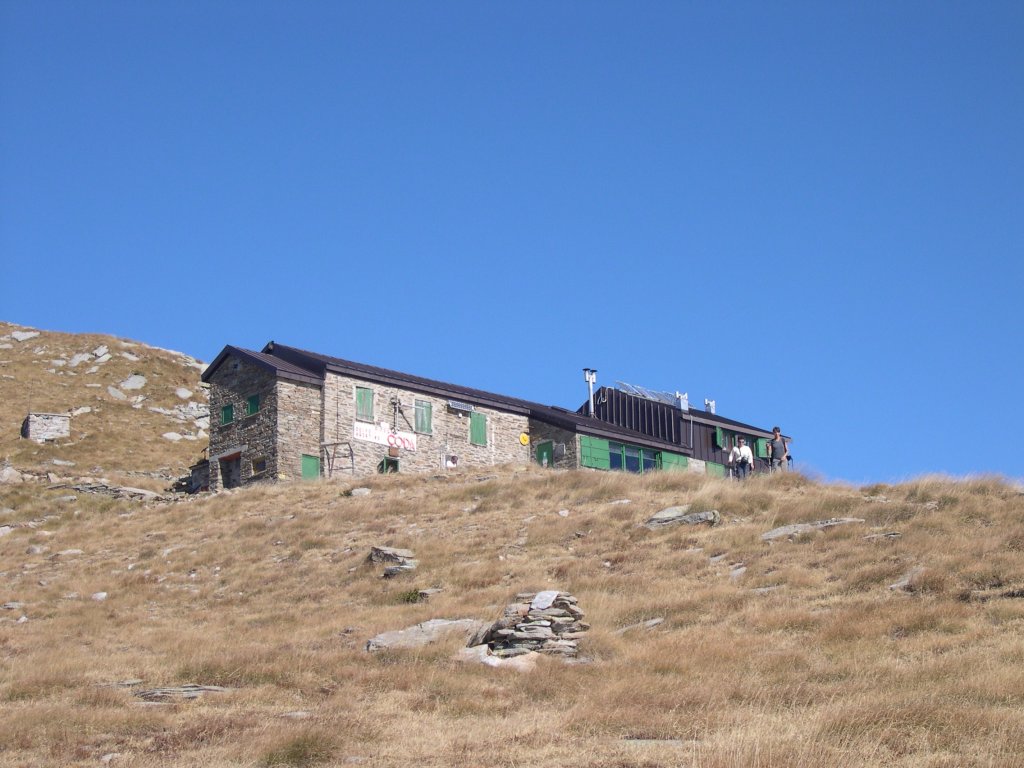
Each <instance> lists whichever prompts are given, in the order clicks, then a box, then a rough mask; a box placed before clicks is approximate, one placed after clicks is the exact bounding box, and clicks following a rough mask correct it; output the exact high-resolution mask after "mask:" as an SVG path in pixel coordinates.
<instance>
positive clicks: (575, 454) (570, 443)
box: [530, 421, 580, 469]
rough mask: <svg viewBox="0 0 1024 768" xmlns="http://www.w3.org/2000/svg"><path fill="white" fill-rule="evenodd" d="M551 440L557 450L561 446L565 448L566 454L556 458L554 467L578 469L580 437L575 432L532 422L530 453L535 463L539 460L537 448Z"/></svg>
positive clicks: (540, 422) (539, 422)
mask: <svg viewBox="0 0 1024 768" xmlns="http://www.w3.org/2000/svg"><path fill="white" fill-rule="evenodd" d="M549 440H550V441H551V442H552V443H553V444H554V446H555V447H556V448H557V447H558V446H559V445H564V446H565V453H564V454H563V455H562V456H557V455H556V456H555V458H554V462H553V463H552V465H551V466H552V467H554V468H555V469H576V467H578V466H579V456H580V449H579V437H578V436H577V435H576V433H575V432H570V431H569V430H567V429H561V428H560V427H554V426H552V425H550V424H545V423H544V422H542V421H531V422H530V451H531V454H532V457H533V460H534V461H536V460H537V446H538V445H540V444H541V443H546V442H547V441H549Z"/></svg>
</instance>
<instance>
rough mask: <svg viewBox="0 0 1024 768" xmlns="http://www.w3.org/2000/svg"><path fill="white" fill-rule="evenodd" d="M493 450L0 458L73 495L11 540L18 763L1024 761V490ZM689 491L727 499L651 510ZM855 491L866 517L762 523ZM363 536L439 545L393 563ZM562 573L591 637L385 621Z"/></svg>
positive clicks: (822, 510) (7, 663) (20, 494)
mask: <svg viewBox="0 0 1024 768" xmlns="http://www.w3.org/2000/svg"><path fill="white" fill-rule="evenodd" d="M491 474H492V475H493V476H492V477H489V478H485V479H482V480H481V479H480V478H479V477H478V476H476V475H474V474H462V475H456V476H449V477H437V478H434V477H423V476H402V475H395V476H387V477H379V478H374V479H372V480H370V481H367V482H366V483H365V484H366V485H368V486H369V487H370V488H371V489H372V493H371V495H369V496H364V497H351V496H348V495H346V493H345V492H346V491H347V490H348V489H349V488H350V487H351V485H352V483H351V482H349V483H347V484H346V483H337V482H334V483H331V482H314V483H307V484H291V485H278V486H265V487H259V488H247V489H242V490H238V491H234V492H231V493H225V494H220V495H217V496H214V497H207V498H197V499H190V500H186V501H181V502H177V503H173V504H145V503H142V502H131V501H114V500H111V499H106V498H101V497H93V496H88V495H84V494H79V498H78V500H77V501H76V502H66V501H65V502H59V501H57V498H58V497H59V496H60V495H61V493H62V492H59V491H50V490H47V489H46V488H45V486H43V485H30V486H10V487H0V507H7V508H9V509H10V510H11V511H8V512H6V513H3V514H4V519H2V520H0V525H2V524H5V523H7V524H10V523H18V522H24V521H28V520H32V519H41V518H43V517H44V515H47V514H55V515H58V516H57V517H52V518H51V519H49V520H48V521H47V522H45V523H42V524H41V525H40V526H39V527H37V528H35V529H32V528H26V527H17V528H14V529H13V530H12V531H11V532H10V533H8V534H7V535H6V536H3V537H0V585H2V586H0V603H7V602H17V603H21V604H23V606H22V607H15V608H9V609H5V610H2V611H0V709H2V711H3V717H2V718H0V766H22V765H96V764H97V763H98V761H99V760H100V759H101V758H102V757H104V756H106V755H110V754H113V753H117V755H118V756H117V757H115V758H112V759H111V761H110V763H111V764H112V765H115V766H139V767H143V766H146V767H148V766H164V765H181V766H193V765H194V766H209V765H225V766H272V765H284V766H300V765H318V764H323V765H343V764H347V763H356V762H359V761H361V762H359V764H362V765H368V766H407V765H425V766H449V765H460V766H463V765H465V766H507V767H508V768H512V767H513V766H523V765H535V764H547V765H555V766H560V765H566V766H568V765H574V766H575V765H589V766H606V767H607V768H612V767H613V766H615V767H626V766H636V767H639V766H677V765H685V766H699V767H700V768H718V767H720V766H721V767H723V768H724V767H725V766H737V765H743V766H765V767H768V766H780V767H781V766H825V765H827V766H1014V765H1024V757H1022V756H1024V714H1022V713H1024V664H1022V662H1024V646H1022V644H1021V642H1020V636H1021V632H1022V630H1024V599H1019V598H1015V597H1007V596H1006V595H1013V594H1017V593H1016V592H1014V590H1020V589H1024V496H1022V495H1021V492H1020V490H1019V489H1018V488H1016V487H1014V486H1011V485H1009V484H1007V483H1005V482H1003V481H1000V480H999V479H995V478H983V479H977V480H967V481H954V480H950V479H944V478H922V479H919V480H915V481H913V482H909V483H906V484H902V485H895V486H885V487H881V486H873V487H871V488H865V489H857V488H852V487H847V486H842V485H821V484H816V483H813V482H811V481H809V480H807V479H806V478H803V477H800V476H798V475H791V476H781V477H772V478H756V479H754V480H752V481H749V482H748V483H746V484H744V485H742V486H741V485H738V484H731V483H728V482H726V481H722V480H715V479H711V478H705V477H698V476H694V475H686V474H670V473H664V474H654V475H648V476H645V477H634V476H628V475H623V474H612V473H597V472H588V471H580V472H552V471H542V470H540V469H532V468H531V469H519V470H512V469H500V470H497V471H495V472H494V473H491ZM625 499H628V500H629V503H628V504H627V503H613V502H621V501H622V500H625ZM682 503H689V504H691V505H693V506H694V508H714V509H718V510H719V511H720V512H721V513H722V518H723V521H722V524H721V525H720V526H718V527H716V528H684V527H677V528H669V529H664V530H659V531H649V530H647V529H645V528H643V527H642V525H641V524H642V523H643V522H644V521H645V520H646V519H647V518H648V517H649V516H650V515H652V514H653V513H655V512H657V511H659V510H660V509H662V508H664V507H667V506H671V505H676V504H682ZM560 510H564V511H566V513H567V514H566V515H564V516H563V515H560V514H559V511H560ZM837 516H845V517H858V518H863V519H864V520H865V522H864V523H863V524H855V525H848V526H844V527H837V528H833V529H830V530H828V531H825V532H821V533H815V534H812V535H804V536H801V537H798V538H796V539H794V540H792V541H788V540H784V541H776V542H773V543H768V542H765V541H763V540H762V539H761V534H762V533H763V532H765V531H767V530H769V529H771V528H773V527H775V526H778V525H783V524H787V523H793V522H807V521H813V520H820V519H824V518H829V517H837ZM885 532H896V533H899V534H900V536H899V537H898V538H891V539H890V538H874V539H868V538H865V537H866V536H868V535H869V534H875V533H885ZM373 545H389V546H397V547H406V548H409V549H412V550H414V551H415V552H416V555H417V557H418V559H419V562H420V566H419V569H418V570H417V571H415V572H414V573H413V574H412V575H410V576H407V577H401V578H397V579H394V580H384V579H381V578H380V571H379V569H377V568H374V567H370V566H367V565H365V564H364V560H365V557H366V555H367V553H368V551H369V548H370V547H371V546H373ZM71 549H79V550H82V554H78V555H76V554H64V555H62V554H59V553H61V552H64V551H66V550H71ZM713 558H714V559H713ZM741 565H742V566H745V568H746V571H745V572H743V573H742V574H741V575H737V574H738V571H737V570H736V569H737V568H738V567H739V566H741ZM915 568H923V569H924V570H923V571H921V572H919V573H918V575H917V576H916V577H915V578H914V579H913V580H912V586H911V590H912V591H910V592H902V591H900V592H898V591H893V590H890V589H889V585H890V584H893V583H894V582H896V581H897V580H899V579H900V578H901V577H903V576H904V575H906V574H907V573H910V572H911V571H913V570H914V569H915ZM428 586H439V587H441V588H442V590H443V591H441V592H440V593H439V594H437V595H435V596H434V597H432V598H431V599H430V601H429V602H419V603H410V602H407V600H408V597H409V595H410V592H411V591H412V590H414V589H416V588H423V587H428ZM554 587H557V588H562V589H566V590H569V591H571V592H572V593H573V594H575V595H576V596H577V597H578V598H579V601H580V605H581V607H582V608H583V609H584V610H585V611H586V612H587V619H588V621H590V623H591V624H592V625H593V629H592V630H591V631H590V632H589V633H588V634H587V636H586V637H585V639H584V640H583V641H581V651H582V654H583V655H585V656H586V657H588V658H589V659H590V663H588V664H579V665H565V664H562V663H560V662H558V661H556V660H551V659H543V660H542V661H541V663H540V664H539V666H538V668H537V669H536V670H535V671H534V672H532V673H529V674H521V673H517V672H514V671H510V670H495V669H491V668H488V667H483V666H473V665H469V664H466V663H462V662H457V661H455V660H454V659H453V655H454V653H455V651H456V650H457V648H458V646H459V645H460V640H459V638H457V637H453V638H451V639H449V640H447V641H445V642H441V643H438V644H436V645H432V646H428V647H426V648H423V649H420V650H415V651H403V652H398V651H391V652H380V653H375V654H370V653H367V652H366V651H365V650H364V646H365V643H366V641H367V639H369V638H370V637H372V636H373V635H375V634H377V633H379V632H382V631H385V630H390V629H399V628H404V627H406V626H409V625H412V624H414V623H416V622H419V621H424V620H426V619H430V618H452V619H455V618H476V619H480V620H486V621H490V620H493V619H494V618H496V617H497V615H498V614H499V613H500V611H501V609H502V608H503V606H504V605H505V604H506V603H507V602H508V601H509V600H510V598H511V597H512V596H513V595H514V594H515V593H516V592H520V591H526V590H536V589H542V588H554ZM96 592H107V593H108V597H107V599H106V600H105V601H102V602H99V601H95V600H92V599H91V598H90V596H91V595H92V594H93V593H96ZM22 615H24V616H26V617H27V618H28V620H27V621H25V622H22V623H16V622H17V620H18V619H19V618H20V617H21V616H22ZM656 617H661V618H664V622H663V623H662V624H660V625H659V626H658V627H656V628H655V629H652V630H643V629H634V630H631V631H629V632H626V633H624V634H618V633H617V632H616V630H617V629H619V628H622V627H625V626H628V625H630V624H633V623H636V622H640V621H643V620H646V619H650V618H656ZM132 678H136V679H141V680H142V681H144V686H145V687H148V688H153V687H158V686H171V685H182V684H185V683H198V684H206V685H221V686H225V687H227V688H229V689H230V690H228V691H226V692H223V693H211V694H208V695H207V696H205V697H204V698H201V699H198V700H195V701H179V702H175V703H171V704H165V705H156V706H154V705H149V704H146V703H145V702H143V701H142V700H141V699H139V698H138V697H136V696H134V695H133V693H132V689H130V688H124V687H107V686H105V685H104V684H107V683H113V682H117V681H124V680H127V679H132ZM296 712H300V713H302V714H301V715H295V714H294V713H296Z"/></svg>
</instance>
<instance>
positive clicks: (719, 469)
mask: <svg viewBox="0 0 1024 768" xmlns="http://www.w3.org/2000/svg"><path fill="white" fill-rule="evenodd" d="M704 468H705V469H704V471H705V472H707V474H709V475H711V476H712V477H725V465H724V464H718V463H716V462H714V461H706V462H704Z"/></svg>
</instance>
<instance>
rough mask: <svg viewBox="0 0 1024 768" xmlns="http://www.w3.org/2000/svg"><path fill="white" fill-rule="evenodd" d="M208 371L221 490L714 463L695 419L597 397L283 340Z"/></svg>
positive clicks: (226, 353)
mask: <svg viewBox="0 0 1024 768" xmlns="http://www.w3.org/2000/svg"><path fill="white" fill-rule="evenodd" d="M203 381H205V382H207V383H208V384H209V385H210V416H211V419H210V421H211V424H210V451H209V460H210V465H209V470H210V488H211V489H212V490H217V489H218V488H223V487H228V488H230V487H234V486H238V485H243V484H245V483H249V482H254V481H260V480H286V479H298V478H317V477H336V476H339V475H343V476H358V475H367V474H372V473H375V472H438V471H446V470H452V469H456V468H459V467H487V466H494V465H497V464H507V463H519V464H525V463H527V462H530V461H535V462H537V463H539V464H541V465H543V466H549V467H561V468H576V467H592V468H596V469H624V470H629V471H637V472H643V471H650V470H652V469H661V468H665V469H669V468H673V469H689V470H691V471H692V470H694V469H698V470H699V471H707V467H706V462H705V461H701V460H694V461H693V462H692V463H691V459H693V453H694V452H693V449H692V446H691V445H688V444H686V441H685V440H684V439H679V436H680V435H685V434H691V435H692V434H693V423H694V422H693V420H692V419H691V421H690V425H691V426H690V431H689V433H687V432H686V431H685V430H683V429H676V430H674V431H673V432H672V434H668V433H666V434H656V433H654V432H652V431H651V430H646V431H645V430H644V429H643V424H639V425H636V426H639V427H640V428H639V429H637V428H633V427H634V425H632V424H631V425H629V427H628V428H627V427H624V426H622V425H620V424H616V423H614V420H613V419H607V420H606V419H604V418H602V417H601V416H600V415H599V414H600V409H594V410H593V411H592V410H591V406H590V405H589V403H588V404H585V405H584V406H583V407H582V408H581V409H580V410H579V411H575V412H574V411H569V410H567V409H564V408H558V407H555V406H545V405H540V404H538V403H532V402H529V401H526V400H520V399H517V398H513V397H508V396H505V395H498V394H494V393H491V392H484V391H482V390H476V389H472V388H469V387H464V386H460V385H456V384H448V383H445V382H440V381H435V380H432V379H425V378H422V377H419V376H414V375H411V374H406V373H401V372H399V371H392V370H388V369H384V368H378V367H375V366H370V365H365V364H362V363H355V362H352V361H348V360H342V359H340V358H335V357H329V356H327V355H321V354H318V353H315V352H308V351H305V350H301V349H296V348H294V347H289V346H285V345H283V344H278V343H276V342H270V343H269V344H267V345H266V346H265V347H264V348H263V350H262V351H260V352H256V351H253V350H248V349H243V348H241V347H235V346H226V347H225V348H224V349H223V350H222V351H221V353H220V354H219V355H218V356H217V357H216V359H214V361H213V362H212V363H210V365H209V367H207V369H206V370H205V371H204V373H203ZM591 412H593V413H594V414H595V415H590V414H591ZM669 417H670V418H675V417H674V416H672V415H669ZM705 420H706V419H705ZM731 423H732V424H738V422H731ZM740 426H743V427H744V428H745V429H746V431H747V432H749V431H750V430H753V432H756V433H758V434H759V435H760V434H767V433H762V432H761V431H760V430H756V429H755V428H753V427H750V428H746V426H745V425H740ZM751 434H753V433H752V432H751ZM673 435H674V436H675V438H673Z"/></svg>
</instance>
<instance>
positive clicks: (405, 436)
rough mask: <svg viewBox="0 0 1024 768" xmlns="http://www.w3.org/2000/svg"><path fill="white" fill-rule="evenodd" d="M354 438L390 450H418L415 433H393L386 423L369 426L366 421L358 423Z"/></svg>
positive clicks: (353, 433) (353, 434)
mask: <svg viewBox="0 0 1024 768" xmlns="http://www.w3.org/2000/svg"><path fill="white" fill-rule="evenodd" d="M352 436H353V437H354V438H355V439H356V440H366V441H367V442H370V443H377V444H378V445H386V446H388V447H389V448H402V449H403V450H406V451H415V450H416V434H415V433H414V432H392V431H391V427H389V426H388V425H387V423H386V422H383V421H382V422H381V423H380V424H368V423H367V422H365V421H357V422H356V425H355V428H354V429H353V430H352Z"/></svg>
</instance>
